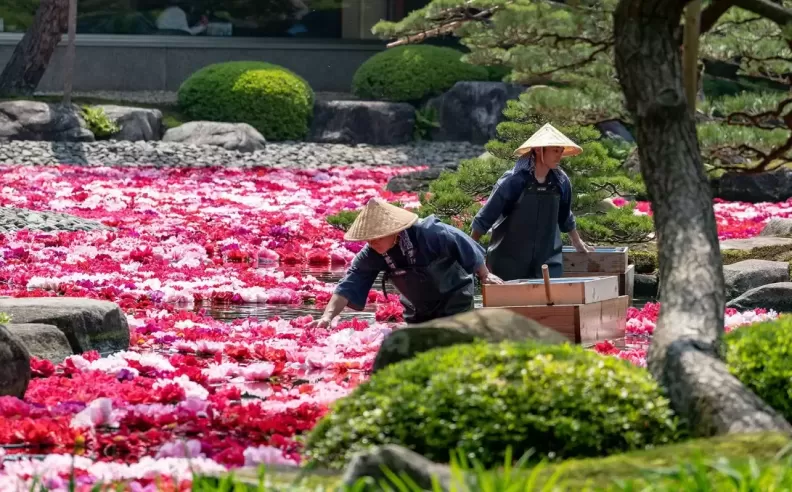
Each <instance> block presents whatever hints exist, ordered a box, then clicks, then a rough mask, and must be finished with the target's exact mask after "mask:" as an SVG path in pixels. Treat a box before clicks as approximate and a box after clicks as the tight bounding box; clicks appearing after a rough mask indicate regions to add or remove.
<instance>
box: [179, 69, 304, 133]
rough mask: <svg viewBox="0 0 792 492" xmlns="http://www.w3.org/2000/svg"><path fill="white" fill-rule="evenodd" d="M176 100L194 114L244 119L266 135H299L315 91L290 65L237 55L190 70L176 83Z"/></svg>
mask: <svg viewBox="0 0 792 492" xmlns="http://www.w3.org/2000/svg"><path fill="white" fill-rule="evenodd" d="M178 101H179V107H180V108H181V110H182V111H183V112H184V114H185V115H187V116H188V117H189V118H191V119H194V120H209V121H225V122H234V123H248V124H250V125H251V126H253V127H254V128H256V129H257V130H258V131H260V132H261V134H262V135H264V137H265V138H267V139H268V140H300V139H302V138H303V137H305V135H307V134H308V127H309V124H310V121H311V118H312V116H313V105H314V92H313V90H312V89H311V86H310V85H308V82H306V81H305V80H304V79H303V78H302V77H300V76H299V75H296V74H295V73H293V72H291V71H290V70H287V69H285V68H283V67H280V66H278V65H273V64H270V63H264V62H248V61H242V62H228V63H218V64H214V65H209V66H207V67H204V68H202V69H201V70H199V71H197V72H195V73H194V74H193V75H192V76H190V78H189V79H187V80H186V81H185V82H184V83H183V84H182V86H181V87H180V88H179V94H178Z"/></svg>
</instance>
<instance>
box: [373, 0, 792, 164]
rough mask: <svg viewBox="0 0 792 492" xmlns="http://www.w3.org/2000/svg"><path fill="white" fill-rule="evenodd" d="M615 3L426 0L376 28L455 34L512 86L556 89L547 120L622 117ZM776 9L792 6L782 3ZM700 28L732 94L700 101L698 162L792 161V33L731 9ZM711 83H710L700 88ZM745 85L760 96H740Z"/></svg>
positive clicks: (712, 63) (412, 36)
mask: <svg viewBox="0 0 792 492" xmlns="http://www.w3.org/2000/svg"><path fill="white" fill-rule="evenodd" d="M617 3H618V1H617V0H605V1H597V2H595V1H591V0H582V1H575V2H540V1H536V0H466V1H463V0H433V1H432V2H431V3H430V4H429V5H427V6H426V7H425V8H423V9H421V10H419V11H415V12H412V13H411V14H410V15H409V16H408V17H407V18H405V19H404V20H402V21H400V22H398V23H393V22H380V23H379V24H377V26H375V29H374V31H375V33H377V34H378V35H380V36H381V37H383V38H395V37H400V38H402V39H404V40H407V41H408V42H420V41H421V40H423V39H424V38H425V37H427V36H429V37H430V36H433V35H440V34H447V33H454V34H455V35H457V36H459V37H460V39H461V42H462V43H463V44H464V45H465V46H466V47H467V48H469V49H470V53H469V54H467V55H466V56H465V59H466V60H467V61H468V62H470V63H474V64H479V65H487V66H493V65H495V66H504V67H507V68H510V69H511V72H510V74H509V76H508V78H509V79H510V80H512V81H515V82H521V83H526V84H530V85H536V84H548V85H552V86H556V87H557V88H558V89H557V92H555V93H551V92H546V93H545V94H544V96H545V97H546V98H547V99H546V100H545V101H543V106H544V107H545V109H546V110H547V113H546V116H547V118H548V119H550V120H552V121H565V122H568V123H572V122H576V123H578V124H583V123H584V122H583V121H580V120H587V121H585V123H586V124H592V123H596V122H600V121H604V120H608V119H613V118H618V119H621V120H624V121H626V120H627V119H628V117H627V115H626V114H625V111H624V108H623V99H622V96H621V92H620V90H619V87H618V84H617V78H616V73H615V69H614V64H613V25H612V24H613V17H612V14H613V10H614V8H615V6H616V5H617ZM776 3H780V4H781V5H783V6H784V7H786V8H792V1H789V0H785V1H782V2H776ZM704 29H705V32H704V34H702V36H701V48H700V49H701V58H702V59H703V61H704V66H706V67H707V70H709V71H711V72H713V73H717V72H729V75H728V76H730V77H731V78H733V79H734V78H736V79H738V81H739V83H735V84H734V85H735V87H733V89H732V91H731V92H732V93H731V94H728V95H725V96H724V95H719V96H718V97H717V98H716V100H710V101H702V103H701V107H700V110H701V111H702V113H704V114H705V115H708V116H709V118H706V119H707V120H708V121H706V124H705V125H703V126H702V128H700V130H699V137H700V143H701V147H702V150H703V157H704V159H705V162H706V163H707V164H708V165H709V166H710V167H711V168H712V169H718V168H724V167H726V168H730V169H739V170H751V171H760V170H769V169H772V168H774V167H778V166H780V165H786V164H789V163H792V117H788V118H785V116H787V114H788V107H787V105H786V104H785V103H783V102H784V101H787V100H789V101H790V102H792V99H790V95H789V89H790V85H789V84H790V80H789V77H790V74H792V49H790V39H792V36H790V35H789V33H785V32H784V31H783V29H782V28H780V27H779V26H778V25H777V24H776V23H775V22H772V21H770V20H768V19H765V18H762V17H760V16H758V15H755V14H753V13H750V12H748V11H746V10H742V9H740V8H737V7H731V8H730V9H729V10H728V11H727V12H726V13H725V14H724V15H722V16H721V17H720V18H719V19H718V20H717V22H715V23H714V24H712V25H708V26H704ZM724 67H725V68H724ZM719 80H720V79H719ZM705 82H707V79H706V78H705ZM713 82H714V81H713V79H709V83H708V84H706V83H705V89H706V88H707V87H710V88H712V86H713ZM718 83H719V84H721V86H722V85H723V83H722V81H721V82H718ZM749 86H753V88H754V89H759V90H758V91H756V90H746V88H747V87H749ZM724 92H727V91H721V94H724ZM713 110H714V111H713ZM578 113H579V114H578Z"/></svg>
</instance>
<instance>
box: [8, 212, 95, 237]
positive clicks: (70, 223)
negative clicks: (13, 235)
mask: <svg viewBox="0 0 792 492" xmlns="http://www.w3.org/2000/svg"><path fill="white" fill-rule="evenodd" d="M20 229H34V230H39V231H46V232H53V231H91V230H95V229H108V227H107V226H105V225H104V224H101V223H99V222H95V221H93V220H86V219H81V218H79V217H75V216H73V215H68V214H61V213H57V212H38V211H33V210H28V209H24V208H14V207H0V234H5V233H8V232H14V231H18V230H20Z"/></svg>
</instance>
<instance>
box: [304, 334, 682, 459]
mask: <svg viewBox="0 0 792 492" xmlns="http://www.w3.org/2000/svg"><path fill="white" fill-rule="evenodd" d="M677 426H678V424H677V420H676V418H675V417H674V416H673V414H672V411H671V410H670V408H669V402H668V400H667V399H666V398H665V397H664V396H663V395H662V393H661V390H660V388H659V386H658V385H657V383H656V382H655V381H654V380H653V379H652V377H651V376H650V375H649V373H648V372H647V371H646V370H644V369H641V368H638V367H635V366H633V365H631V364H630V363H628V362H626V361H623V360H620V359H617V358H615V357H603V356H600V355H598V354H596V353H594V352H592V351H588V350H585V349H583V348H582V347H580V346H574V345H569V344H564V345H559V346H548V345H542V344H538V343H535V342H524V343H501V344H494V345H490V344H485V343H476V344H471V345H460V346H454V347H448V348H443V349H436V350H432V351H429V352H424V353H422V354H419V355H417V356H416V357H415V358H414V359H410V360H407V361H404V362H401V363H398V364H394V365H392V366H388V367H386V368H385V369H383V370H382V371H379V372H377V373H375V374H374V375H373V376H372V377H371V379H370V380H369V381H367V382H365V383H363V384H362V385H360V386H359V387H358V388H357V389H356V390H355V391H354V392H353V393H352V394H351V395H350V396H348V397H346V398H344V399H342V400H339V401H338V402H336V403H335V404H334V406H333V409H332V411H331V413H329V414H328V415H327V416H326V417H325V418H324V419H322V420H321V421H320V423H319V424H318V425H317V426H316V428H315V429H314V431H313V432H312V433H311V434H310V436H309V438H308V442H307V450H308V458H309V459H310V460H311V461H312V462H313V463H314V464H318V465H321V466H329V467H333V468H340V467H343V466H344V464H345V463H346V462H347V460H348V459H350V458H351V456H352V455H353V454H354V453H356V452H358V451H361V450H363V449H365V448H367V447H369V446H373V445H378V444H386V443H394V444H401V445H404V446H406V447H408V448H411V449H413V450H414V451H416V452H418V453H420V454H422V455H424V456H426V457H427V458H429V459H431V460H435V461H441V462H442V461H447V460H448V459H449V450H454V449H459V450H461V451H463V452H465V453H467V454H469V455H475V456H476V458H477V459H479V460H481V461H482V463H483V464H484V465H485V466H495V465H500V464H502V463H503V459H504V455H505V451H506V449H507V447H509V446H511V447H512V449H513V450H514V453H515V456H520V455H522V454H523V453H525V452H527V451H528V450H529V449H531V448H533V449H534V450H535V452H536V454H535V455H534V456H536V457H547V456H555V457H575V456H600V455H607V454H612V453H617V452H621V451H626V450H633V449H642V448H646V447H649V446H653V445H659V444H666V443H670V442H673V441H675V440H676V439H677V438H678V437H679V435H680V432H679V430H678V427H677Z"/></svg>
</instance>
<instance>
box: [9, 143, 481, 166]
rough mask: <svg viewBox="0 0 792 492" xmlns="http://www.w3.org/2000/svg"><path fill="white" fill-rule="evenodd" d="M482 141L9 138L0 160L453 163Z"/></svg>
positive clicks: (21, 162)
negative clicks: (223, 142)
mask: <svg viewBox="0 0 792 492" xmlns="http://www.w3.org/2000/svg"><path fill="white" fill-rule="evenodd" d="M483 151H484V148H483V146H480V145H472V144H469V143H465V142H417V143H413V144H410V145H400V146H389V147H377V146H370V145H356V146H349V145H337V144H318V143H305V142H293V143H281V142H278V143H268V144H267V147H266V149H264V150H260V151H256V152H250V153H244V152H238V151H231V150H226V149H224V148H222V147H216V146H207V145H204V146H197V145H185V144H179V143H173V142H161V141H150V142H128V141H99V142H91V143H75V142H39V141H28V140H25V141H10V142H5V143H0V164H3V165H35V166H53V165H59V164H75V165H83V166H158V167H210V166H223V167H274V168H295V169H329V168H332V167H337V166H350V167H367V166H429V167H448V166H451V167H455V166H456V164H457V163H458V162H459V161H460V160H461V159H469V158H473V157H477V156H479V155H480V154H481V153H482V152H483Z"/></svg>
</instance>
